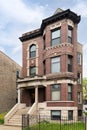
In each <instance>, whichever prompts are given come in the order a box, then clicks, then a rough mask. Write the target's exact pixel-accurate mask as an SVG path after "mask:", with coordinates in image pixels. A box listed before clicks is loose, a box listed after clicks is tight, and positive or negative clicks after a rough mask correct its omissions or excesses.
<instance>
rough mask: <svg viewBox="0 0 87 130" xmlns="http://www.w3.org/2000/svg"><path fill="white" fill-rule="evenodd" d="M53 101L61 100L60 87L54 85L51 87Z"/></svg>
mask: <svg viewBox="0 0 87 130" xmlns="http://www.w3.org/2000/svg"><path fill="white" fill-rule="evenodd" d="M51 100H52V101H58V100H60V85H59V84H54V85H52V86H51Z"/></svg>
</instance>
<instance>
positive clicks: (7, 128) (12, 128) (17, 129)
mask: <svg viewBox="0 0 87 130" xmlns="http://www.w3.org/2000/svg"><path fill="white" fill-rule="evenodd" d="M0 130H22V128H21V127H16V126H5V125H0Z"/></svg>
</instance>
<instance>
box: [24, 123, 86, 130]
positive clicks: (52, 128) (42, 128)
mask: <svg viewBox="0 0 87 130" xmlns="http://www.w3.org/2000/svg"><path fill="white" fill-rule="evenodd" d="M38 129H39V130H85V124H84V123H83V122H77V123H71V124H62V125H60V124H58V123H50V122H42V123H39V124H35V125H33V126H31V127H26V128H25V129H24V130H38Z"/></svg>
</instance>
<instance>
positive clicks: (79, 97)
mask: <svg viewBox="0 0 87 130" xmlns="http://www.w3.org/2000/svg"><path fill="white" fill-rule="evenodd" d="M78 103H79V104H81V103H82V92H78Z"/></svg>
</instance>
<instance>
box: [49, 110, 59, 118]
mask: <svg viewBox="0 0 87 130" xmlns="http://www.w3.org/2000/svg"><path fill="white" fill-rule="evenodd" d="M52 112H54V113H55V112H58V113H60V115H57V114H55V115H52ZM53 116H55V117H53ZM51 120H61V110H51Z"/></svg>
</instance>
